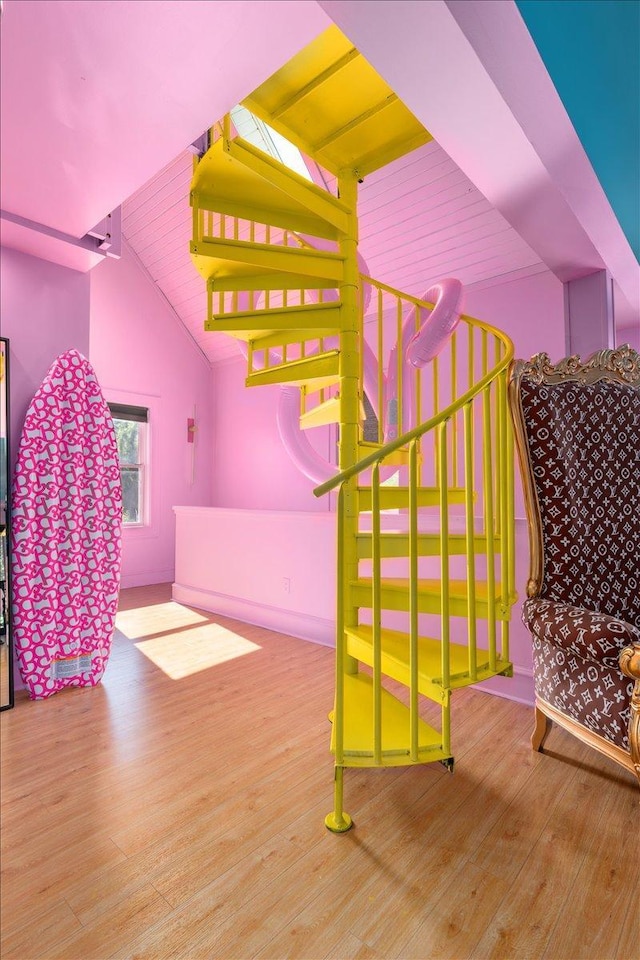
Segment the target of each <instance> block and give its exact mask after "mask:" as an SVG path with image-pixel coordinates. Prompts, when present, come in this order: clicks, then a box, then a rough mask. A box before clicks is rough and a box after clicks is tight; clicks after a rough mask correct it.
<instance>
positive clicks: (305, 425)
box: [300, 397, 340, 430]
mask: <svg viewBox="0 0 640 960" xmlns="http://www.w3.org/2000/svg"><path fill="white" fill-rule="evenodd" d="M328 423H340V397H329V399H328V400H325V401H324V402H323V403H318V404H316V406H315V407H312V408H311V410H307V411H305V413H303V414H301V416H300V429H301V430H310V429H311V428H312V427H324V426H326V425H327V424H328Z"/></svg>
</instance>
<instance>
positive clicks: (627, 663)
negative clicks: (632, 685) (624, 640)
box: [620, 643, 640, 680]
mask: <svg viewBox="0 0 640 960" xmlns="http://www.w3.org/2000/svg"><path fill="white" fill-rule="evenodd" d="M620 669H621V670H622V672H623V673H624V675H625V677H630V678H631V680H640V643H633V644H632V645H631V646H630V647H625V648H624V650H623V651H622V652H621V654H620Z"/></svg>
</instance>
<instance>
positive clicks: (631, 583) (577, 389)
mask: <svg viewBox="0 0 640 960" xmlns="http://www.w3.org/2000/svg"><path fill="white" fill-rule="evenodd" d="M510 401H511V409H512V413H513V416H514V422H515V426H516V434H517V439H518V448H519V454H520V463H521V467H522V473H523V484H524V488H525V498H526V502H527V512H528V516H529V522H530V532H531V546H532V567H531V578H530V580H529V584H528V588H527V593H528V595H529V599H528V600H526V601H525V603H524V605H523V614H522V619H523V622H524V623H525V625H526V626H527V628H528V629H529V630H530V632H531V634H532V639H533V670H534V683H535V691H536V707H537V711H538V713H539V714H540V713H541V714H543V715H544V716H545V717H547V718H552V719H553V720H556V721H557V722H559V723H562V718H566V721H567V722H566V723H565V725H566V726H567V728H568V729H571V730H572V732H574V733H577V735H578V736H582V738H583V739H586V740H587V742H590V743H591V744H592V745H593V746H595V747H596V748H597V749H601V750H602V751H603V752H605V753H607V754H608V755H609V756H611V757H612V758H613V759H616V760H618V762H621V763H623V764H624V765H625V766H627V767H629V768H630V769H633V767H634V765H635V768H636V772H638V774H639V776H640V768H639V767H638V762H639V760H640V747H639V746H638V745H637V743H636V738H637V733H636V734H632V735H631V738H630V729H635V730H636V731H637V724H638V718H637V716H636V714H637V710H638V707H637V706H632V704H636V702H637V701H638V699H639V698H640V679H636V683H635V693H634V679H635V673H634V674H633V675H631V674H629V672H628V669H627V668H625V673H626V674H627V675H625V673H623V671H622V669H621V662H622V661H621V657H620V655H621V653H622V651H623V650H625V651H626V655H627V658H626V662H627V663H628V662H629V656H628V654H629V649H630V648H632V649H633V651H634V654H633V658H634V662H637V660H638V654H639V653H640V362H639V358H638V354H637V353H635V351H632V350H630V349H629V348H628V347H623V348H621V350H620V351H603V352H601V353H600V354H597V355H595V356H594V357H593V358H592V359H591V360H590V361H587V362H586V363H585V364H582V363H581V362H580V360H579V358H576V357H573V358H568V359H566V360H564V361H561V362H560V363H559V364H557V365H556V366H553V365H552V364H551V363H550V361H549V358H548V357H547V356H546V355H544V354H541V355H539V356H538V357H534V358H533V359H532V360H531V361H530V362H529V363H523V362H522V361H517V362H516V364H515V365H514V369H513V370H512V377H511V384H510ZM634 718H635V719H634ZM573 725H577V727H576V726H573ZM580 729H582V730H584V731H585V732H587V733H588V736H586V737H585V736H583V735H581V734H580V733H579V730H580ZM543 738H544V734H543V733H542V734H541V732H540V724H539V717H538V723H537V726H536V731H535V732H534V737H533V743H534V747H536V748H539V747H540V746H541V744H542V740H543ZM607 745H609V746H607ZM629 754H631V755H632V758H633V762H632V760H631V759H630V758H629ZM625 756H626V760H625Z"/></svg>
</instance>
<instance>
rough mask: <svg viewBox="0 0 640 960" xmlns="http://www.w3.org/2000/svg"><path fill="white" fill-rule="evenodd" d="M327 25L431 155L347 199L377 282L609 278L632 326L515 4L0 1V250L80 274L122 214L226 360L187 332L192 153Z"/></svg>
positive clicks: (633, 283)
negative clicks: (96, 238)
mask: <svg viewBox="0 0 640 960" xmlns="http://www.w3.org/2000/svg"><path fill="white" fill-rule="evenodd" d="M332 22H336V23H337V24H338V26H340V28H341V29H342V30H343V32H345V33H346V34H347V35H348V36H349V37H350V39H351V40H352V42H353V43H355V45H356V46H357V47H358V48H359V49H360V50H361V52H362V53H363V54H364V55H365V56H366V57H367V58H368V59H369V60H370V62H371V63H372V64H373V65H374V66H375V67H376V69H377V70H378V71H379V72H380V73H381V75H382V76H383V77H384V78H385V80H386V81H387V83H389V84H390V86H391V87H392V88H393V89H394V90H395V91H396V93H397V94H398V95H399V96H400V97H401V99H403V100H404V102H405V103H406V104H407V105H408V106H409V107H410V109H411V110H413V112H414V113H415V115H416V117H418V119H419V120H420V121H421V122H422V123H423V124H424V125H425V126H427V128H428V129H429V130H430V132H431V133H432V134H433V135H434V137H435V142H432V143H429V144H427V145H426V146H425V147H422V148H420V149H419V150H417V151H415V152H414V153H412V154H409V155H407V156H406V157H404V158H402V159H400V160H398V161H396V162H395V163H393V164H391V165H390V166H388V167H386V168H384V169H382V170H380V171H378V172H377V173H375V174H373V175H371V176H370V177H367V178H366V181H365V183H364V184H363V185H362V188H361V194H360V196H361V204H360V213H361V251H362V253H363V255H364V257H365V259H366V261H367V263H368V267H369V270H370V273H371V274H372V275H373V276H375V277H376V278H378V279H380V280H383V281H385V282H387V283H389V284H391V285H393V286H397V287H399V288H401V289H404V290H406V291H408V292H410V293H412V294H415V295H418V296H419V295H420V294H421V293H423V292H424V290H425V289H427V287H428V286H429V285H430V283H431V282H432V281H434V280H435V279H438V278H441V277H443V276H446V275H452V274H453V275H455V276H458V277H459V278H460V279H461V280H462V281H463V283H465V285H466V286H468V287H471V288H473V287H476V288H479V287H481V286H486V285H488V284H494V283H502V282H505V281H508V280H511V279H516V278H518V277H520V276H528V275H531V274H533V273H536V272H541V271H544V270H549V269H550V270H552V271H553V272H554V273H555V274H556V276H558V277H559V279H561V280H565V279H569V278H571V277H574V276H580V275H584V274H586V273H589V272H593V271H594V270H598V269H603V268H606V269H608V270H609V271H610V272H611V273H612V275H613V277H614V280H615V281H616V283H617V284H619V287H620V289H621V291H622V294H623V297H622V299H621V301H620V302H621V303H625V304H626V306H625V308H624V309H627V315H629V316H636V317H637V316H638V299H639V295H638V292H637V262H636V261H635V258H634V257H633V254H632V253H631V250H630V248H629V245H628V243H627V242H626V240H625V238H624V235H623V234H622V231H621V229H620V227H619V224H618V223H617V221H616V219H615V216H614V215H613V213H612V211H611V208H610V206H609V205H608V203H607V200H606V197H605V196H604V193H603V191H602V189H601V188H600V186H599V184H598V181H597V178H595V175H594V174H593V170H592V169H591V167H590V165H589V164H588V161H587V160H586V157H585V155H584V151H582V150H581V148H580V144H579V142H578V141H577V138H576V137H575V132H574V131H573V128H572V127H571V124H570V123H569V122H568V118H567V117H566V114H565V113H564V112H563V109H562V105H561V104H560V102H559V100H558V98H557V95H556V94H555V90H554V88H553V85H552V84H551V82H550V80H549V78H548V75H547V74H546V71H544V67H543V65H542V63H541V61H540V59H539V56H538V55H537V52H536V51H535V48H534V47H533V45H532V43H531V39H530V37H529V35H528V33H527V31H526V28H524V24H523V22H522V20H521V18H520V16H519V14H518V13H517V8H516V7H515V4H512V3H511V2H505V3H501V4H486V3H483V2H478V0H466V2H465V3H457V2H455V0H449V2H444V0H430V2H429V3H427V4H423V3H412V2H406V0H395V2H387V0H382V2H381V0H375V2H374V0H358V2H357V3H353V2H348V0H320V2H318V3H316V2H314V0H268V2H261V0H181V2H180V3H175V2H172V0H147V2H139V0H119V2H118V3H110V2H105V0H5V2H4V9H3V14H2V21H1V29H0V38H1V42H2V57H1V68H2V104H1V114H0V120H1V123H2V131H1V133H2V138H1V148H2V207H3V219H2V222H1V225H2V242H3V243H4V244H6V245H9V246H13V247H15V248H17V249H22V250H25V251H26V252H30V253H34V254H35V255H37V256H43V257H45V258H47V259H52V260H55V261H56V262H60V263H66V265H68V266H71V267H74V268H75V269H85V270H86V269H89V268H90V267H91V266H93V264H94V263H95V262H97V261H98V260H99V259H100V256H99V255H98V254H97V253H96V252H95V251H90V250H87V249H86V246H85V247H82V246H79V245H78V243H77V242H76V244H75V245H74V241H77V240H78V238H82V237H84V235H85V234H86V233H87V232H88V231H89V230H91V228H92V227H93V225H94V224H95V223H96V222H97V221H99V220H100V219H101V218H102V217H104V216H105V214H106V213H108V212H109V211H110V210H112V209H114V208H115V207H117V206H118V205H119V204H121V203H122V204H123V233H124V236H125V238H126V241H127V243H128V244H129V246H130V247H131V249H132V250H133V251H134V253H135V255H137V257H138V258H139V260H140V261H141V263H142V264H143V265H144V267H145V268H146V269H147V270H148V272H149V274H150V275H151V277H152V278H153V279H154V281H155V282H156V283H157V285H158V287H159V289H160V290H161V291H162V292H163V294H164V295H165V297H166V298H167V300H168V301H169V303H170V304H171V306H172V307H173V309H174V310H175V312H176V314H177V315H178V316H179V317H180V319H181V320H182V322H183V323H184V324H185V325H186V327H187V328H188V329H189V331H190V332H191V334H192V336H193V337H194V339H195V340H196V341H197V342H198V344H199V345H200V347H201V348H202V349H203V350H204V351H205V352H206V354H207V356H209V357H210V359H211V360H212V361H216V360H218V359H221V358H223V357H224V356H227V355H229V354H230V353H231V352H232V351H233V350H234V349H235V347H234V344H233V343H230V342H229V341H228V339H227V338H225V337H220V336H217V335H206V337H205V334H204V332H203V329H202V320H203V317H204V291H203V289H202V281H201V280H200V278H199V276H198V275H197V274H196V273H195V271H194V269H193V267H192V264H191V261H190V258H189V254H188V243H189V237H190V229H191V222H190V214H189V206H188V192H189V182H190V179H191V169H192V155H191V154H190V153H189V151H188V147H189V145H190V144H191V143H192V142H193V141H194V140H195V139H196V138H197V137H198V136H200V135H201V134H202V132H203V131H204V130H205V129H207V128H208V127H209V126H210V125H211V123H212V122H214V121H215V120H216V119H217V118H219V117H220V116H222V115H223V114H224V113H225V112H226V111H228V110H229V109H230V108H231V107H233V106H234V105H235V104H236V103H238V102H240V101H241V100H242V99H244V97H246V96H247V95H248V94H249V93H251V91H252V90H253V89H255V88H256V87H257V86H258V85H259V84H260V83H261V82H262V81H263V80H264V79H266V78H267V77H268V76H269V75H270V74H271V73H273V72H274V71H275V70H276V69H277V68H278V67H279V66H281V65H282V64H283V63H285V62H286V61H287V60H288V59H289V58H290V57H291V56H292V55H293V54H294V53H296V52H297V51H298V50H299V49H301V48H302V47H303V46H305V45H306V44H307V43H308V42H310V41H311V40H312V39H313V38H314V37H316V36H317V35H318V34H319V33H321V32H322V31H323V30H324V29H326V28H327V27H328V26H329V25H331V23H332ZM496 36H498V37H500V40H501V42H500V44H496V43H495V42H493V40H495V37H496ZM492 38H493V40H492ZM443 50H446V51H447V56H446V57H444V56H443V55H442V51H443ZM436 51H440V55H439V56H438V55H436ZM427 54H429V55H427ZM523 78H526V81H527V82H526V83H523ZM514 90H515V91H516V92H515V93H514ZM634 271H635V272H634Z"/></svg>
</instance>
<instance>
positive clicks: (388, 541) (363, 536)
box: [357, 530, 500, 560]
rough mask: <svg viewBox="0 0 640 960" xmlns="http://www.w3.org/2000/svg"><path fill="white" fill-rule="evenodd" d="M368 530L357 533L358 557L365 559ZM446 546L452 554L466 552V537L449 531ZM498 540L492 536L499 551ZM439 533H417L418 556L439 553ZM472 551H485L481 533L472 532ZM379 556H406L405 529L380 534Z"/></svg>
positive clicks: (369, 552)
mask: <svg viewBox="0 0 640 960" xmlns="http://www.w3.org/2000/svg"><path fill="white" fill-rule="evenodd" d="M372 536H373V535H372V533H371V531H370V530H366V531H364V530H361V531H360V532H359V533H358V534H357V543H358V558H359V559H360V560H366V559H367V558H369V557H371V556H372V552H373V541H372ZM447 547H448V550H449V553H450V554H452V555H458V556H459V555H461V554H465V553H466V552H467V538H466V535H465V534H464V533H454V534H452V533H450V534H449V536H448V537H447ZM499 547H500V540H499V538H498V537H494V538H493V549H494V552H495V553H499V552H500V550H499ZM440 552H441V550H440V534H438V533H418V556H420V557H434V556H438V555H439V554H440ZM473 552H474V553H476V554H482V553H486V552H487V540H486V537H485V536H484V535H483V534H474V536H473ZM380 556H382V557H408V556H409V533H408V532H407V531H385V532H383V533H381V534H380Z"/></svg>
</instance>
